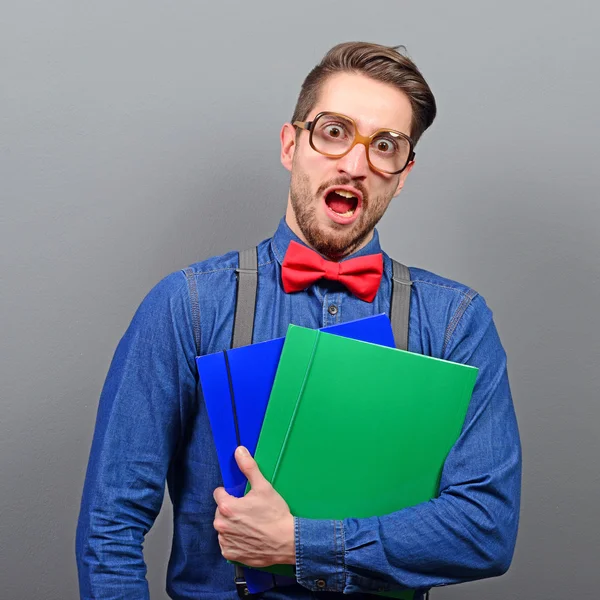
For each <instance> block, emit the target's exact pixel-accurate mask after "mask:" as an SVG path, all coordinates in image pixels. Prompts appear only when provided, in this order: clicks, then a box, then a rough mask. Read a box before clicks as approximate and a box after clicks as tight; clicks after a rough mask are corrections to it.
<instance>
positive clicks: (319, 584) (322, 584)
mask: <svg viewBox="0 0 600 600" xmlns="http://www.w3.org/2000/svg"><path fill="white" fill-rule="evenodd" d="M326 585H327V584H326V583H325V580H324V579H317V587H318V588H321V589H323V588H324V587H325V586H326Z"/></svg>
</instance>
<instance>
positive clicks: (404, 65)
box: [292, 42, 436, 144]
mask: <svg viewBox="0 0 600 600" xmlns="http://www.w3.org/2000/svg"><path fill="white" fill-rule="evenodd" d="M398 50H402V51H403V52H406V48H404V46H395V47H391V46H381V45H379V44H370V43H368V42H344V43H342V44H338V45H337V46H334V47H333V48H332V49H331V50H330V51H329V52H328V53H327V54H326V55H325V56H324V57H323V60H321V62H320V63H319V64H318V65H317V66H316V67H315V68H314V69H313V70H312V71H311V72H310V73H309V74H308V75H307V77H306V79H305V80H304V83H303V84H302V88H301V89H300V95H299V96H298V101H297V103H296V108H295V109H294V115H293V117H292V123H293V122H294V121H305V120H306V118H307V116H308V114H309V113H310V111H311V110H312V109H313V108H314V106H315V104H316V103H317V101H318V99H319V94H320V93H321V89H322V87H323V84H324V83H325V81H326V80H327V78H329V77H331V76H332V75H337V74H338V73H357V74H362V75H366V76H368V77H371V79H374V80H376V81H381V82H383V83H388V84H390V85H393V86H394V87H396V88H397V89H399V90H400V91H401V92H404V93H405V94H406V96H407V97H408V99H409V101H410V104H411V107H412V122H411V127H410V136H411V138H412V140H413V142H414V143H415V144H416V143H417V141H418V140H419V138H420V137H421V135H423V132H424V131H425V130H426V129H427V128H428V127H429V126H430V125H431V124H432V123H433V120H434V118H435V114H436V106H435V98H434V97H433V93H432V92H431V89H430V88H429V85H427V82H426V81H425V79H424V77H423V75H421V72H420V71H419V69H417V66H416V65H415V63H414V62H413V61H412V60H411V59H410V58H408V56H406V55H405V54H403V53H401V52H399V51H398Z"/></svg>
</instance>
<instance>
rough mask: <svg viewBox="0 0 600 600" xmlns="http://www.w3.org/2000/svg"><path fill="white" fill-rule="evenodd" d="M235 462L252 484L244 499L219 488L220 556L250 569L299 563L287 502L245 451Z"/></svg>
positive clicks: (217, 526)
mask: <svg viewBox="0 0 600 600" xmlns="http://www.w3.org/2000/svg"><path fill="white" fill-rule="evenodd" d="M235 460H236V462H237V464H238V466H239V468H240V470H241V471H242V473H243V474H244V475H245V476H246V477H247V478H248V481H249V482H250V486H251V488H252V489H251V490H250V492H248V494H246V496H244V497H243V498H236V497H234V496H231V495H229V494H228V493H227V492H226V491H225V490H224V488H222V487H219V488H217V489H216V490H215V491H214V493H213V497H214V499H215V502H216V503H217V510H216V512H215V520H214V523H213V525H214V528H215V529H216V530H217V532H218V533H219V546H221V554H222V555H223V557H224V558H226V559H227V560H233V561H236V562H241V563H243V564H245V565H248V566H249V567H267V566H269V565H275V564H290V565H293V564H295V563H296V547H295V542H294V517H293V516H292V514H291V513H290V509H289V508H288V505H287V504H286V502H285V500H284V499H283V498H282V497H281V496H280V495H279V494H278V493H277V492H276V491H275V490H274V489H273V486H272V485H271V484H270V483H269V482H268V481H267V480H266V479H265V478H264V477H263V475H262V473H261V472H260V470H259V468H258V465H257V464H256V461H255V460H254V459H253V458H252V456H250V453H249V452H248V450H246V448H244V447H243V446H240V447H238V448H237V450H236V451H235Z"/></svg>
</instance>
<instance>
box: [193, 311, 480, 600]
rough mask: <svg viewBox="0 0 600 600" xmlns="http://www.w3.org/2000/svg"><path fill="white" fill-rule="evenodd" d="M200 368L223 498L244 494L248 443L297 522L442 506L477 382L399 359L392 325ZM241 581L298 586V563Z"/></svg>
mask: <svg viewBox="0 0 600 600" xmlns="http://www.w3.org/2000/svg"><path fill="white" fill-rule="evenodd" d="M196 360H197V364H198V370H199V374H200V381H201V385H202V391H203V395H204V400H205V404H206V409H207V412H208V416H209V420H210V423H211V428H212V431H213V437H214V440H215V446H216V449H217V456H218V460H219V465H220V468H221V473H222V476H223V484H224V487H225V489H226V490H227V491H228V492H229V493H230V494H232V495H235V496H238V497H240V496H242V495H244V493H246V492H247V491H248V484H247V481H246V479H245V477H244V476H243V474H242V473H241V471H240V470H239V469H238V467H237V464H236V462H235V459H234V456H233V455H234V451H235V448H236V447H237V446H238V445H244V446H246V447H247V448H248V449H249V450H250V452H251V453H252V454H254V456H255V459H256V461H257V463H258V466H259V468H260V470H261V472H262V474H263V475H264V476H265V478H266V479H267V480H269V481H270V482H271V484H272V485H273V487H274V488H275V489H276V490H277V492H279V494H281V496H282V497H283V498H284V499H285V501H286V502H287V503H288V505H289V507H290V510H291V512H292V514H293V515H295V516H297V517H305V518H314V519H344V518H350V517H353V518H362V517H372V516H382V515H385V514H389V513H391V512H394V511H397V510H401V509H403V508H406V507H408V506H413V505H416V504H419V503H421V502H426V501H428V500H430V499H432V498H434V497H436V496H437V495H438V488H439V480H440V475H441V471H442V467H443V464H444V461H445V459H446V456H447V454H448V452H449V451H450V449H451V447H452V445H453V444H454V443H455V441H456V439H457V438H458V436H459V435H460V432H461V429H462V426H463V423H464V418H465V415H466V412H467V408H468V404H469V400H470V398H471V394H472V391H473V387H474V384H475V379H476V376H477V369H476V368H474V367H470V366H466V365H461V364H456V363H451V362H448V361H444V360H440V359H436V358H431V357H427V356H423V355H420V354H414V353H411V352H406V351H403V350H397V349H396V348H395V347H394V339H393V334H392V329H391V324H390V322H389V319H388V318H387V316H386V315H378V316H375V317H369V318H366V319H361V320H357V321H352V322H349V323H345V324H342V325H336V326H334V327H330V328H326V329H323V330H313V329H306V328H303V327H298V326H295V325H290V326H289V328H288V332H287V335H286V337H285V338H282V339H277V340H271V341H268V342H263V343H260V344H253V345H251V346H246V347H242V348H236V349H233V350H227V351H224V352H220V353H217V354H211V355H206V356H202V357H198V358H197V359H196ZM266 571H268V572H266ZM272 574H276V576H277V577H276V580H275V581H273V575H272ZM245 575H246V581H247V585H248V589H249V591H250V593H256V592H260V591H264V590H265V589H268V588H269V587H271V586H273V585H274V583H275V584H277V585H285V584H287V583H293V582H294V581H295V579H294V568H293V567H292V566H291V565H275V566H273V567H268V568H267V569H265V570H264V571H263V570H261V571H259V570H255V569H249V568H246V569H245ZM382 595H385V596H391V597H395V598H402V599H403V600H410V599H411V598H412V597H413V592H412V591H411V590H402V591H395V592H386V593H383V594H382Z"/></svg>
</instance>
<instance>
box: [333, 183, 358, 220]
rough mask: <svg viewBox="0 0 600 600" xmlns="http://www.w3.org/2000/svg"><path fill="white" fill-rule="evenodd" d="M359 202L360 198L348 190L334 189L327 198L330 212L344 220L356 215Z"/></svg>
mask: <svg viewBox="0 0 600 600" xmlns="http://www.w3.org/2000/svg"><path fill="white" fill-rule="evenodd" d="M358 202H359V201H358V197H357V196H356V195H355V194H353V193H352V192H349V191H348V190H341V189H334V190H331V191H330V192H329V193H328V194H327V195H326V196H325V204H327V207H328V208H329V210H330V211H332V212H333V213H335V214H336V215H338V216H340V217H344V218H350V217H352V216H353V215H354V213H355V212H356V209H357V208H358Z"/></svg>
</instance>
